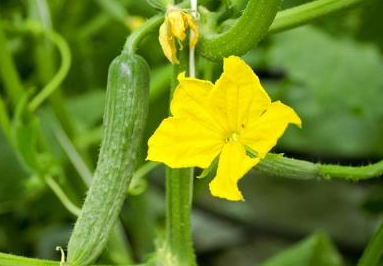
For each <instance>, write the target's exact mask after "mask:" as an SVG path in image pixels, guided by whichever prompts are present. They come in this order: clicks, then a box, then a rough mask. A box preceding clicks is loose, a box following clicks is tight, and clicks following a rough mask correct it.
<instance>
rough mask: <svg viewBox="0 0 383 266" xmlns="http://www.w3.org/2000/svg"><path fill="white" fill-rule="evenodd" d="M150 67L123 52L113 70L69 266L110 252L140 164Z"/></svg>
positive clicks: (83, 264)
mask: <svg viewBox="0 0 383 266" xmlns="http://www.w3.org/2000/svg"><path fill="white" fill-rule="evenodd" d="M149 77H150V75H149V67H148V65H147V63H146V61H145V60H144V59H143V58H142V57H140V56H138V55H132V54H127V53H122V54H121V55H119V56H118V57H116V58H115V59H114V60H113V62H112V63H111V64H110V66H109V72H108V85H107V93H106V105H105V112H104V122H103V123H104V124H103V127H104V137H103V140H102V142H101V149H100V154H99V158H98V162H97V167H96V171H95V173H94V176H93V180H92V184H91V186H90V188H89V190H88V193H87V196H86V198H85V202H84V204H83V207H82V209H81V214H80V216H79V217H78V219H77V221H76V224H75V226H74V229H73V232H72V235H71V237H70V239H69V243H68V258H67V263H68V265H70V266H87V265H90V264H91V263H93V261H94V260H95V259H96V258H97V257H98V256H99V255H100V253H101V252H102V250H103V249H104V247H105V244H106V241H107V237H108V235H109V232H110V231H111V228H112V226H113V225H114V223H115V222H116V220H117V219H118V215H119V213H120V211H121V207H122V204H123V201H124V199H125V190H126V189H127V188H128V185H129V183H130V180H131V178H132V175H133V173H134V170H135V168H136V164H137V157H138V153H139V148H140V144H141V139H142V135H143V131H144V127H145V123H146V118H147V113H148V94H149Z"/></svg>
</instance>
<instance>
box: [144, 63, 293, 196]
mask: <svg viewBox="0 0 383 266" xmlns="http://www.w3.org/2000/svg"><path fill="white" fill-rule="evenodd" d="M178 80H179V85H178V87H177V88H176V90H175V92H174V96H173V100H172V102H171V106H170V111H171V114H172V115H173V116H171V117H169V118H166V119H164V120H163V121H162V123H161V124H160V126H159V127H158V128H157V130H156V131H155V132H154V134H153V136H151V138H150V139H149V142H148V144H149V150H148V157H147V160H152V161H157V162H163V163H165V164H166V165H168V166H169V167H171V168H183V167H193V166H198V167H200V168H207V167H209V165H210V164H211V163H212V162H213V160H214V159H215V158H216V157H217V156H219V162H218V169H217V174H216V176H215V177H214V179H213V180H212V181H211V183H210V185H209V187H210V191H211V194H212V195H213V196H216V197H220V198H225V199H228V200H233V201H237V200H243V197H242V194H241V192H240V191H239V189H238V185H237V183H238V181H239V180H240V179H241V178H242V177H243V176H244V175H245V174H246V173H247V172H248V171H249V170H250V169H251V168H252V167H253V166H255V165H256V164H258V162H259V161H260V160H261V159H263V158H264V157H265V156H266V154H267V153H268V152H269V151H270V150H271V148H272V147H274V146H275V144H276V143H277V140H278V138H280V137H281V136H282V134H283V133H284V131H285V129H286V128H287V126H288V124H289V123H293V124H296V125H298V126H301V120H300V118H299V116H298V115H297V114H296V113H295V111H294V110H293V109H292V108H290V107H288V106H287V105H284V104H283V103H281V102H280V101H276V102H271V100H270V98H269V96H268V94H267V93H266V91H265V90H264V89H263V87H262V85H261V83H260V81H259V79H258V77H257V75H255V73H254V72H253V70H252V69H251V68H250V67H249V66H248V65H247V64H246V63H245V62H244V61H242V59H240V58H239V57H236V56H230V57H229V58H225V59H224V71H223V74H222V75H221V77H220V78H219V79H218V80H217V81H216V83H215V84H213V83H211V82H210V81H205V80H199V79H195V78H187V77H185V76H184V74H180V75H179V77H178Z"/></svg>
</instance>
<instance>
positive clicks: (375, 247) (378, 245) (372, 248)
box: [358, 221, 383, 266]
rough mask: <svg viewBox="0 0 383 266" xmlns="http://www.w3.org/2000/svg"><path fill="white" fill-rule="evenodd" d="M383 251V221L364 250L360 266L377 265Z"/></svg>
mask: <svg viewBox="0 0 383 266" xmlns="http://www.w3.org/2000/svg"><path fill="white" fill-rule="evenodd" d="M382 253H383V221H382V222H381V224H380V227H379V228H378V231H377V232H376V233H375V234H374V236H373V237H372V239H371V240H370V243H368V245H367V248H366V249H365V250H364V252H363V255H362V257H361V259H360V260H359V262H358V266H376V265H378V263H379V260H380V258H381V256H382Z"/></svg>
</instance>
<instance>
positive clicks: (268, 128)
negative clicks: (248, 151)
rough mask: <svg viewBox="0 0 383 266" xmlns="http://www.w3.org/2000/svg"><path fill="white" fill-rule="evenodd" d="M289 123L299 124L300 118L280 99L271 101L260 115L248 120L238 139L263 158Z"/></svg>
mask: <svg viewBox="0 0 383 266" xmlns="http://www.w3.org/2000/svg"><path fill="white" fill-rule="evenodd" d="M251 115H252V114H251ZM254 117H256V116H254ZM289 123H292V124H296V125H298V126H301V119H300V118H299V116H298V115H297V113H296V112H295V111H294V110H293V109H292V108H290V107H289V106H287V105H284V104H283V103H281V102H280V101H276V102H273V103H272V104H271V105H270V107H269V108H268V109H267V110H266V112H265V113H264V114H262V116H261V117H259V118H258V119H252V120H250V121H249V123H248V124H247V125H246V127H245V128H244V130H243V132H242V133H241V135H240V141H241V142H242V143H244V144H245V145H248V146H249V147H251V148H252V149H253V150H255V151H256V152H257V153H258V156H259V157H260V158H263V157H265V155H266V154H267V153H268V152H269V151H270V150H271V149H272V148H273V147H274V146H275V144H276V143H277V141H278V139H279V138H280V137H281V136H282V134H283V133H284V132H285V130H286V128H287V126H288V124H289Z"/></svg>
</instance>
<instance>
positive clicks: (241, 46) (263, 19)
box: [197, 0, 282, 61]
mask: <svg viewBox="0 0 383 266" xmlns="http://www.w3.org/2000/svg"><path fill="white" fill-rule="evenodd" d="M281 4H282V0H250V1H249V2H248V3H247V6H246V9H245V10H244V12H243V14H242V15H241V17H239V18H238V19H237V20H236V22H235V23H234V25H233V26H232V27H231V28H229V29H228V30H226V31H224V32H222V33H220V34H215V33H204V32H201V39H200V40H199V42H198V46H197V49H198V51H199V52H200V54H201V55H202V56H203V57H205V58H208V59H210V60H213V61H220V60H222V58H223V57H228V56H230V55H238V56H241V55H244V54H245V53H246V52H248V51H249V50H250V49H252V48H254V47H255V46H256V45H257V44H258V42H259V41H260V40H261V39H262V38H263V37H264V36H265V35H266V34H267V30H268V29H269V27H270V25H271V23H272V22H273V20H274V18H275V15H276V14H277V11H278V10H279V8H280V6H281ZM214 18H215V17H214Z"/></svg>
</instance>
